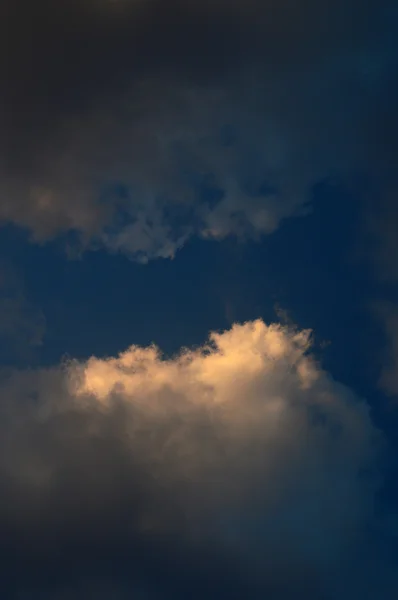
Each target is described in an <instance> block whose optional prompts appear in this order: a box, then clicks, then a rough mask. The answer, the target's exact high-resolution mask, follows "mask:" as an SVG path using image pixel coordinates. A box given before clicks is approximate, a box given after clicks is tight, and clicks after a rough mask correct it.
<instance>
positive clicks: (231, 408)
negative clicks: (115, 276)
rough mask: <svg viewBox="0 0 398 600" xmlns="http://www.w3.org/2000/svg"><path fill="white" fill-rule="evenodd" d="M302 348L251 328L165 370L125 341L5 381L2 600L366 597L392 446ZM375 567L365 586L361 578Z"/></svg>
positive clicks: (0, 463)
mask: <svg viewBox="0 0 398 600" xmlns="http://www.w3.org/2000/svg"><path fill="white" fill-rule="evenodd" d="M309 344H310V337H309V332H306V331H302V332H300V331H297V330H294V329H291V328H287V327H281V326H279V325H270V326H266V325H265V324H264V323H263V322H262V321H255V322H249V323H246V324H244V325H234V326H233V327H232V329H231V330H229V331H225V332H223V333H213V334H211V336H210V341H209V344H208V345H206V346H204V347H202V348H198V349H195V350H184V351H183V352H182V353H181V354H180V355H178V356H176V357H174V358H171V359H164V358H162V356H161V354H160V352H159V350H158V349H157V348H155V347H150V348H140V347H136V346H132V347H131V348H129V349H128V350H127V351H126V352H124V353H122V354H120V355H119V356H118V357H115V358H109V359H97V358H95V357H93V358H91V359H89V360H88V361H86V362H76V361H70V362H69V363H68V364H65V365H63V366H62V367H59V368H52V369H49V370H37V371H23V372H21V371H19V372H13V373H8V374H4V375H3V376H2V380H1V397H2V402H1V412H2V414H1V426H0V427H1V429H0V444H1V452H0V457H1V458H0V490H1V494H0V498H1V500H0V553H1V556H2V565H3V566H2V569H3V576H4V577H2V580H3V581H4V585H5V586H6V588H5V589H6V590H8V592H7V593H11V591H13V592H14V593H17V592H18V593H19V594H20V596H18V597H22V598H23V597H25V596H24V595H23V594H24V593H30V594H31V595H30V596H29V598H36V597H37V598H49V599H51V600H53V599H56V598H72V597H73V598H76V597H77V598H79V597H80V596H79V594H81V597H87V594H88V595H89V594H91V596H90V595H89V596H88V597H95V598H102V597H103V598H106V599H108V598H124V597H125V595H127V594H130V596H129V597H131V594H133V597H137V598H141V597H142V598H174V599H175V598H186V597H187V594H188V595H189V596H190V597H193V598H202V597H203V596H204V595H205V596H206V597H208V598H216V597H220V595H225V596H228V597H231V598H235V597H236V598H242V597H250V598H257V597H258V598H260V597H261V598H263V597H264V595H266V596H267V597H269V598H278V600H281V599H287V598H293V597H297V593H298V590H299V592H300V594H309V595H310V597H311V598H315V599H318V598H319V599H321V598H325V599H326V598H328V599H329V598H330V599H334V598H337V597H339V598H346V597H347V598H348V597H350V598H351V597H365V598H366V597H367V596H366V593H368V592H367V590H368V591H369V590H373V592H374V590H375V588H374V587H372V585H373V584H375V582H372V579H371V578H372V575H374V574H375V573H376V572H379V571H378V569H379V565H378V562H380V557H381V554H380V555H379V553H378V550H375V548H376V546H375V544H374V540H373V542H372V535H373V534H371V533H369V531H370V529H369V527H372V526H373V525H374V523H375V520H374V519H375V517H374V502H375V494H376V492H377V489H378V487H379V483H380V482H379V480H378V478H377V477H375V470H374V467H375V466H376V464H377V462H378V460H379V458H380V452H381V451H382V447H383V443H382V439H381V437H380V434H379V432H378V431H377V430H376V429H375V428H374V426H373V425H372V422H371V420H370V417H369V413H368V408H367V406H366V404H365V403H363V402H362V401H360V400H359V399H358V398H356V397H355V395H354V394H353V393H352V392H350V390H348V389H347V388H345V387H344V386H342V385H339V384H338V383H336V382H335V381H333V379H332V378H331V377H330V376H329V375H328V374H327V373H325V372H323V371H322V369H321V368H320V366H319V365H318V364H317V363H316V362H315V361H314V359H313V358H312V357H311V355H310V353H309ZM369 536H370V537H369ZM367 561H372V565H373V566H372V568H371V569H369V576H367V575H366V576H365V575H361V576H357V575H355V573H356V572H357V571H358V569H359V570H360V571H361V572H363V569H364V566H365V565H366V564H368V562H367ZM369 564H370V562H369ZM387 569H388V573H390V570H389V567H387ZM377 585H378V586H380V585H382V584H381V583H380V581H379V582H378V583H377ZM394 585H395V587H391V586H390V587H391V590H393V591H394V590H395V591H396V584H394ZM7 586H8V587H7ZM377 589H381V588H377ZM96 590H97V591H96ZM352 592H354V593H355V594H357V595H356V596H352V595H349V594H351V593H352ZM35 593H36V594H37V595H36V596H35V595H34V594H35ZM68 594H70V595H68ZM85 594H86V595H85ZM101 594H102V595H101ZM384 597H385V598H388V595H386V596H383V598H384ZM392 597H393V596H391V598H392Z"/></svg>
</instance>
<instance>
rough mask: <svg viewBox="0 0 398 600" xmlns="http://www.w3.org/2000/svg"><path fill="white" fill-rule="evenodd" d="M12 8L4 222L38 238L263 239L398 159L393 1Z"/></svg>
mask: <svg viewBox="0 0 398 600" xmlns="http://www.w3.org/2000/svg"><path fill="white" fill-rule="evenodd" d="M9 4H10V6H9V7H7V11H8V13H7V15H6V18H5V19H3V20H2V27H3V28H6V30H7V31H5V30H4V31H3V30H2V31H1V32H0V33H1V37H2V39H3V43H5V52H4V53H3V54H2V59H1V63H0V69H1V73H2V75H4V77H5V82H6V86H5V90H4V93H2V95H1V98H0V104H1V108H2V111H1V112H2V115H3V116H4V117H5V118H4V123H3V126H4V127H3V126H2V127H3V130H4V132H5V136H4V137H3V142H2V145H3V148H2V154H3V159H2V163H3V164H2V166H1V172H2V173H1V184H0V218H1V219H2V220H3V221H11V222H13V223H16V224H18V225H22V226H24V227H27V228H28V229H29V230H30V231H31V232H32V234H33V236H34V237H35V238H36V239H38V240H46V239H49V238H51V237H53V236H55V235H57V234H59V233H62V232H67V231H75V232H77V233H78V234H79V236H80V238H81V240H80V241H81V243H82V244H83V246H84V245H87V244H88V245H91V246H93V245H94V246H97V245H98V244H99V245H105V246H106V247H107V248H109V249H110V250H112V251H122V252H125V253H127V254H128V255H130V256H132V257H133V258H135V259H138V260H142V261H146V260H148V259H150V258H155V257H169V256H173V255H174V253H175V252H176V251H177V250H178V248H180V247H181V246H182V245H183V244H184V243H185V242H186V240H187V239H189V238H190V237H191V236H192V235H200V236H203V237H205V238H211V239H214V238H215V239H222V238H224V237H226V236H228V235H237V236H239V237H246V236H251V237H258V236H261V235H263V234H268V233H271V232H272V231H274V230H275V228H276V227H278V225H279V223H280V222H281V220H282V219H284V218H286V217H288V216H291V215H296V214H302V210H303V206H305V204H306V202H307V201H308V200H309V198H310V193H311V187H312V186H313V185H314V184H315V183H316V182H317V181H319V180H320V179H324V178H326V177H336V176H338V177H348V178H350V177H352V176H353V175H354V174H357V173H358V171H360V170H361V169H364V168H365V169H366V168H369V167H372V169H374V171H375V172H376V173H379V172H380V171H381V170H382V169H383V168H385V165H386V163H387V162H389V161H390V160H391V156H392V155H393V154H394V152H395V150H396V146H395V139H393V136H391V138H390V139H389V143H388V144H386V143H382V142H383V139H381V138H383V136H382V134H381V131H382V129H383V124H384V123H385V119H386V116H385V115H386V114H388V115H389V117H387V118H389V119H390V120H391V123H390V125H391V124H392V123H393V122H394V111H393V110H392V109H391V108H392V106H393V105H394V102H393V100H391V101H390V105H389V106H387V105H386V101H385V98H386V97H387V96H388V97H389V98H390V99H392V98H396V94H395V92H394V87H393V78H394V73H395V72H396V63H397V49H396V43H395V31H396V29H395V27H396V23H397V15H396V9H395V8H394V6H395V3H394V2H392V1H390V0H384V1H383V2H375V0H367V1H366V2H363V1H362V2H359V0H351V1H349V2H347V1H345V2H343V1H342V0H341V1H340V0H338V1H337V2H336V1H334V2H332V1H329V0H325V2H323V3H319V2H315V0H304V1H302V2H300V3H299V4H297V3H296V2H292V0H284V1H283V2H281V1H280V0H278V1H276V0H268V1H267V2H262V1H261V2H260V1H259V0H249V2H245V3H242V2H240V1H234V2H226V0H218V1H216V2H203V1H201V2H198V1H197V0H190V1H189V2H179V1H177V0H167V1H166V2H165V1H164V0H143V1H141V2H136V1H128V0H124V1H122V2H107V1H106V0H102V1H101V0H85V1H84V2H77V1H76V2H75V1H72V2H66V1H63V0H62V1H61V2H58V3H57V4H56V5H55V4H54V3H52V2H48V1H47V0H35V2H27V0H18V1H17V2H14V3H12V5H11V3H9ZM4 140H5V141H4ZM383 157H384V158H383Z"/></svg>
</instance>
